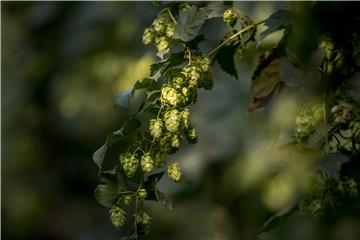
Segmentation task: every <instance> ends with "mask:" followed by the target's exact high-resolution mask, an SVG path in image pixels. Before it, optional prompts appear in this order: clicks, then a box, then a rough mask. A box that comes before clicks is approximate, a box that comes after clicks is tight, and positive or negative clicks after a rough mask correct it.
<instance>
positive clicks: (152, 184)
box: [144, 172, 164, 201]
mask: <svg viewBox="0 0 360 240" xmlns="http://www.w3.org/2000/svg"><path fill="white" fill-rule="evenodd" d="M163 175H164V172H159V173H155V174H152V175H150V176H148V177H147V179H146V181H145V183H144V187H145V189H146V191H147V192H148V194H147V197H146V199H147V200H154V201H157V197H156V184H157V183H158V182H159V181H160V179H161V178H162V176H163Z"/></svg>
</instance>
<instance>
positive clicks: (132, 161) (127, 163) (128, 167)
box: [120, 153, 139, 177]
mask: <svg viewBox="0 0 360 240" xmlns="http://www.w3.org/2000/svg"><path fill="white" fill-rule="evenodd" d="M120 163H121V165H122V167H123V169H124V171H125V173H126V175H127V176H128V177H132V176H134V174H135V172H136V169H137V167H138V164H139V163H138V160H137V158H136V157H135V156H134V155H133V154H130V153H123V154H120Z"/></svg>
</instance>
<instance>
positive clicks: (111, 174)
mask: <svg viewBox="0 0 360 240" xmlns="http://www.w3.org/2000/svg"><path fill="white" fill-rule="evenodd" d="M118 168H119V165H116V166H115V167H114V168H112V169H110V170H107V171H99V174H98V175H99V180H100V182H101V183H104V184H107V183H109V182H116V180H117V171H118Z"/></svg>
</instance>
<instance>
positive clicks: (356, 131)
mask: <svg viewBox="0 0 360 240" xmlns="http://www.w3.org/2000/svg"><path fill="white" fill-rule="evenodd" d="M349 127H350V130H351V133H352V136H353V139H354V140H355V141H360V122H359V121H356V120H354V121H351V122H350V124H349Z"/></svg>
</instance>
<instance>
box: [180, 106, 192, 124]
mask: <svg viewBox="0 0 360 240" xmlns="http://www.w3.org/2000/svg"><path fill="white" fill-rule="evenodd" d="M180 115H181V121H182V124H183V126H184V128H186V129H187V128H189V126H190V112H189V109H187V108H185V109H184V110H182V111H181V112H180Z"/></svg>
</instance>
